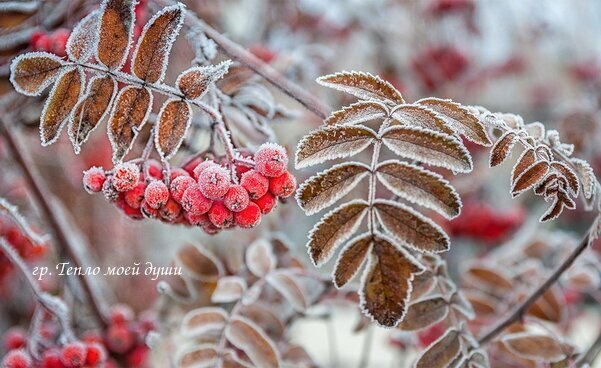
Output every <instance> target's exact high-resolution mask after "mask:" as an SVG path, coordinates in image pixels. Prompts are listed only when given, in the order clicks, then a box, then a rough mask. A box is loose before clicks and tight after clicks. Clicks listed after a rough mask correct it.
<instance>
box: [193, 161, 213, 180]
mask: <svg viewBox="0 0 601 368" xmlns="http://www.w3.org/2000/svg"><path fill="white" fill-rule="evenodd" d="M215 165H217V164H216V163H215V161H213V160H205V161H203V162H201V163H199V164H198V165H197V166H196V167H195V168H194V173H193V174H194V179H196V180H198V178H199V177H200V174H201V173H202V172H203V171H204V170H205V169H206V168H207V167H210V166H215Z"/></svg>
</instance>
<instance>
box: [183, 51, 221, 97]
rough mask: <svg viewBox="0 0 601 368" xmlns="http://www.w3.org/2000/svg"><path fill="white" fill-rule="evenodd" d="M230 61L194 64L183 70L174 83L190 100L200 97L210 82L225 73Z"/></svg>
mask: <svg viewBox="0 0 601 368" xmlns="http://www.w3.org/2000/svg"><path fill="white" fill-rule="evenodd" d="M231 64H232V62H231V61H230V60H226V61H222V62H221V63H219V64H217V65H210V66H196V67H193V68H190V69H188V70H185V71H183V72H182V73H181V74H180V75H179V76H178V77H177V81H176V82H175V84H176V85H177V88H179V90H180V91H181V92H182V93H183V94H184V96H186V98H188V99H190V100H194V99H197V98H201V97H202V96H204V94H205V93H206V92H207V90H208V89H209V86H210V85H211V84H212V83H215V82H216V81H218V80H219V79H221V78H223V76H224V75H226V74H227V72H228V70H229V68H230V65H231Z"/></svg>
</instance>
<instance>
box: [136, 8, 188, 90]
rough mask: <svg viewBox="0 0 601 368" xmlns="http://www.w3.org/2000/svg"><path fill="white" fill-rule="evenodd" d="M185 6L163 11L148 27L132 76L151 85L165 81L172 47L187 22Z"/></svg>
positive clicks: (138, 51)
mask: <svg viewBox="0 0 601 368" xmlns="http://www.w3.org/2000/svg"><path fill="white" fill-rule="evenodd" d="M184 13H185V8H184V5H183V4H181V3H178V4H176V5H172V6H168V7H165V8H163V9H162V10H161V11H160V12H158V13H157V14H155V15H154V16H153V17H152V19H150V20H149V21H148V23H146V25H145V26H144V30H143V31H142V34H141V35H140V37H139V38H138V45H137V46H136V51H135V52H134V56H133V58H132V60H133V63H132V65H133V67H132V72H133V74H134V75H135V76H136V77H138V78H140V79H142V80H143V81H145V82H148V83H158V82H161V81H162V80H163V78H164V77H165V70H166V69H167V62H168V59H169V53H170V52H171V46H172V45H173V42H174V41H175V38H176V37H177V35H178V33H179V29H180V28H181V26H182V23H183V22H184Z"/></svg>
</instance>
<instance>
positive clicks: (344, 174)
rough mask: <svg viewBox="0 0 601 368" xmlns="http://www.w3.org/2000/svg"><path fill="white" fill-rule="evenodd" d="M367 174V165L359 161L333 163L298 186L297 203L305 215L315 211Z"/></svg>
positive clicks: (354, 185) (342, 194) (331, 202)
mask: <svg viewBox="0 0 601 368" xmlns="http://www.w3.org/2000/svg"><path fill="white" fill-rule="evenodd" d="M368 174H369V167H368V166H367V165H364V164H362V163H359V162H350V163H343V164H339V165H335V166H333V167H331V168H330V169H328V170H326V171H323V172H321V173H319V174H317V175H315V176H312V177H311V178H309V179H308V180H307V181H305V182H304V183H303V184H302V185H301V186H300V188H299V189H298V191H297V192H296V200H297V201H298V205H299V206H300V208H302V209H303V211H305V213H306V214H307V215H312V214H314V213H317V212H319V211H321V210H322V209H324V208H326V207H329V206H331V205H332V204H334V202H336V201H338V200H339V199H340V198H342V197H344V196H345V195H347V194H348V193H349V192H350V191H351V190H353V189H354V188H355V187H356V186H357V184H358V183H359V182H360V181H361V180H362V179H363V178H365V177H366V176H367V175H368Z"/></svg>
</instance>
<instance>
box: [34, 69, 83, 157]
mask: <svg viewBox="0 0 601 368" xmlns="http://www.w3.org/2000/svg"><path fill="white" fill-rule="evenodd" d="M84 79H85V76H84V74H83V73H82V72H81V70H79V69H71V70H68V71H66V72H65V73H63V74H61V76H60V77H59V78H58V80H57V82H56V84H55V85H54V87H53V88H52V91H50V94H49V95H48V99H47V100H46V104H45V105H44V109H43V110H42V116H41V117H40V138H41V140H42V146H47V145H50V144H52V143H54V142H55V141H56V140H57V139H58V136H59V135H60V132H61V130H62V129H63V126H64V125H65V123H66V122H67V120H68V118H69V115H70V114H71V112H72V111H73V108H74V107H75V104H77V101H79V96H80V95H81V92H82V90H83V88H84Z"/></svg>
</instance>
